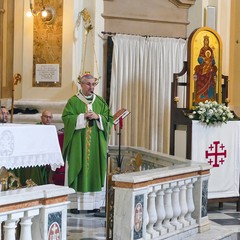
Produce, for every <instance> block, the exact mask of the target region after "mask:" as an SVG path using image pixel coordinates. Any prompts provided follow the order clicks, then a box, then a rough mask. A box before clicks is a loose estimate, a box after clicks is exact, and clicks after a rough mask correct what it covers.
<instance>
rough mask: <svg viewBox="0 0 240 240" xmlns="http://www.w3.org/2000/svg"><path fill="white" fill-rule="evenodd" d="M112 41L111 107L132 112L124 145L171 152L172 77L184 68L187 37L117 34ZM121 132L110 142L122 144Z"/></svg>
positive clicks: (123, 132)
mask: <svg viewBox="0 0 240 240" xmlns="http://www.w3.org/2000/svg"><path fill="white" fill-rule="evenodd" d="M113 42H114V48H113V59H112V77H111V94H110V107H111V110H112V112H113V114H114V113H115V112H116V111H117V110H118V109H120V108H126V109H127V110H128V111H130V112H131V113H130V115H129V116H128V117H126V118H125V119H124V120H123V128H122V130H121V145H122V146H138V147H145V148H147V149H150V150H153V151H159V152H165V153H168V152H169V129H170V97H171V96H170V95H171V81H172V79H173V73H175V72H180V71H181V70H182V68H183V61H184V60H185V59H186V40H183V39H175V38H157V37H141V36H131V35H121V34H117V35H116V36H114V37H113ZM118 132H119V131H118V128H116V130H114V129H113V130H112V134H111V141H110V144H112V145H118V144H119V142H118V140H119V135H118Z"/></svg>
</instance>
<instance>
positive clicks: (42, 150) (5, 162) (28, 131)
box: [0, 123, 64, 170]
mask: <svg viewBox="0 0 240 240" xmlns="http://www.w3.org/2000/svg"><path fill="white" fill-rule="evenodd" d="M47 164H50V165H51V168H52V170H56V168H58V167H60V166H63V165H64V162H63V158H62V153H61V150H60V146H59V142H58V136H57V130H56V127H55V126H54V125H40V124H10V123H7V124H0V167H6V168H7V169H13V168H19V167H30V166H43V165H47Z"/></svg>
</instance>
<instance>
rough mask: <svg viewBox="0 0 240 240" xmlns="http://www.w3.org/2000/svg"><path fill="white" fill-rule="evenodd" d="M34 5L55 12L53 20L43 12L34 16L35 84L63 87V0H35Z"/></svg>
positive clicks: (37, 85) (39, 9) (39, 8)
mask: <svg viewBox="0 0 240 240" xmlns="http://www.w3.org/2000/svg"><path fill="white" fill-rule="evenodd" d="M42 4H44V6H43V5H42ZM33 7H34V10H36V11H41V10H42V9H43V8H44V7H45V8H46V9H51V10H52V12H53V13H54V14H55V17H54V18H53V20H51V21H47V20H44V18H42V16H41V12H40V13H39V14H37V15H36V16H34V25H33V86H34V87H61V78H62V74H61V73H62V22H63V1H62V0H44V1H42V0H35V1H34V6H33ZM36 69H37V70H36Z"/></svg>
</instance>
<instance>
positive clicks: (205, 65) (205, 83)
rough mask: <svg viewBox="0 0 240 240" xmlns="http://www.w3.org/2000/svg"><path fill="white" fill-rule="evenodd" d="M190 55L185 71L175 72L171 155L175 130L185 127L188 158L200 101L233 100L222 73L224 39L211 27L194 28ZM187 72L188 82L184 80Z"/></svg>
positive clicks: (189, 48)
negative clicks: (193, 114)
mask: <svg viewBox="0 0 240 240" xmlns="http://www.w3.org/2000/svg"><path fill="white" fill-rule="evenodd" d="M187 56H188V59H187V62H184V67H183V69H182V71H181V72H179V73H175V74H174V75H173V82H172V89H171V123H170V154H171V155H175V145H174V144H175V130H177V129H178V128H179V127H181V126H184V128H185V129H186V135H187V137H186V158H188V159H191V145H192V120H191V119H189V118H188V114H189V113H190V112H192V110H193V108H194V106H196V105H197V104H198V103H199V102H204V101H206V100H210V101H216V102H218V103H225V104H226V105H227V104H228V102H229V99H228V76H224V75H222V41H221V38H220V36H219V35H218V33H217V32H216V31H215V30H213V29H211V28H208V27H203V28H198V29H196V30H195V31H193V32H192V34H191V35H190V37H189V40H188V55H187ZM185 74H186V81H180V78H181V77H182V76H184V75H185ZM180 91H182V92H184V94H183V96H184V97H183V98H184V99H180V97H179V92H180ZM180 103H181V104H180ZM179 105H181V106H179Z"/></svg>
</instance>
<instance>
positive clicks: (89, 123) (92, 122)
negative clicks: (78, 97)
mask: <svg viewBox="0 0 240 240" xmlns="http://www.w3.org/2000/svg"><path fill="white" fill-rule="evenodd" d="M91 94H94V93H93V91H91ZM93 124H94V119H91V120H88V126H89V127H92V126H93Z"/></svg>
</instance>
